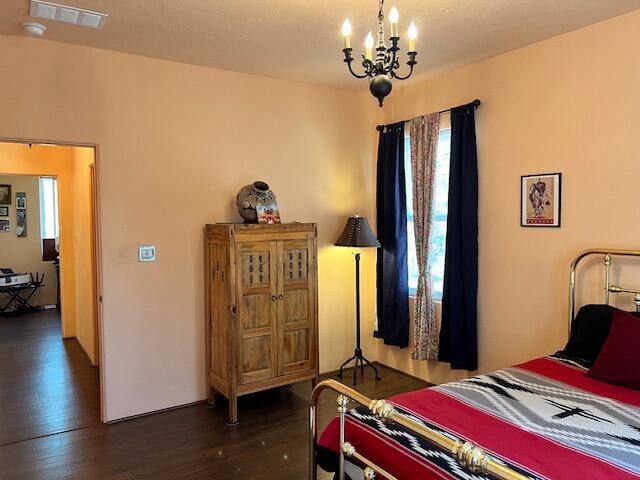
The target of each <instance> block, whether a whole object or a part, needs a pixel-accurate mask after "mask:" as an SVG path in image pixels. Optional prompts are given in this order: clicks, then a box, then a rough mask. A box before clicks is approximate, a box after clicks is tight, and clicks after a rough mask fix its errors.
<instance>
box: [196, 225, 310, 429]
mask: <svg viewBox="0 0 640 480" xmlns="http://www.w3.org/2000/svg"><path fill="white" fill-rule="evenodd" d="M316 257H317V241H316V224H314V223H289V224H279V225H257V224H232V223H219V224H215V225H207V226H206V227H205V258H206V312H207V315H206V342H207V345H206V352H207V382H208V386H209V403H214V402H215V395H216V393H220V394H222V395H224V396H225V397H227V399H228V400H229V423H230V424H236V423H237V422H238V408H237V397H238V396H240V395H245V394H248V393H253V392H257V391H260V390H265V389H267V388H272V387H277V386H281V385H288V384H292V383H295V382H300V381H303V380H309V379H312V380H313V381H314V382H315V379H316V377H317V375H318V293H317V266H316Z"/></svg>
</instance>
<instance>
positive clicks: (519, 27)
mask: <svg viewBox="0 0 640 480" xmlns="http://www.w3.org/2000/svg"><path fill="white" fill-rule="evenodd" d="M58 3H64V4H67V5H72V6H77V7H81V8H86V9H90V10H97V11H101V12H104V13H107V14H109V18H108V19H107V22H106V25H105V27H104V29H102V30H90V29H86V28H83V27H78V26H73V25H65V24H60V23H52V22H47V21H42V23H44V24H46V25H47V27H48V30H47V32H46V34H45V37H44V38H46V39H49V40H56V41H61V42H68V43H74V44H78V45H86V46H91V47H97V48H104V49H108V50H116V51H121V52H128V53H134V54H138V55H144V56H148V57H156V58H163V59H168V60H176V61H179V62H185V63H192V64H197V65H205V66H210V67H216V68H222V69H227V70H235V71H240V72H248V73H254V74H258V75H264V76H269V77H276V78H286V79H293V80H300V81H305V82H313V83H319V84H325V85H333V86H342V87H349V86H359V85H361V84H360V83H359V82H358V80H356V79H354V78H352V77H351V76H350V75H348V74H347V72H346V68H345V65H344V63H342V58H343V57H342V55H343V54H342V51H341V49H342V38H341V36H340V28H341V25H342V22H343V20H344V19H345V18H346V17H348V18H350V19H351V22H352V24H353V30H354V37H353V46H354V48H356V50H355V51H354V53H355V54H357V53H358V51H357V49H358V48H360V46H361V45H362V43H363V41H364V37H365V35H366V33H367V32H368V31H369V30H374V31H375V26H376V15H377V3H378V2H377V0H349V1H346V0H341V1H337V0H227V1H221V0H58ZM392 5H396V6H397V8H398V10H399V11H400V32H401V35H402V34H403V32H405V31H406V27H407V26H408V24H409V21H411V20H413V21H414V22H415V23H416V25H417V27H418V31H419V37H418V42H417V50H418V52H419V54H418V61H419V64H418V66H417V70H416V74H417V75H415V78H416V79H420V78H424V77H425V76H428V75H429V74H433V73H435V72H437V71H441V70H444V69H447V68H451V67H454V66H459V65H463V64H466V63H470V62H473V61H477V60H481V59H483V58H488V57H490V56H493V55H496V54H498V53H502V52H506V51H509V50H513V49H515V48H518V47H521V46H524V45H527V44H530V43H533V42H536V41H539V40H542V39H544V38H549V37H552V36H555V35H558V34H561V33H564V32H567V31H570V30H574V29H576V28H579V27H582V26H585V25H589V24H592V23H595V22H598V21H601V20H604V19H606V18H609V17H613V16H616V15H620V14H622V13H625V12H628V11H631V10H634V9H637V8H640V0H387V1H386V5H385V8H386V10H387V11H388V9H389V8H390V7H391V6H392ZM28 12H29V0H2V1H1V2H0V34H8V35H21V34H22V33H21V30H20V23H21V22H22V21H24V20H27V19H28V18H29V17H28ZM356 58H357V57H356Z"/></svg>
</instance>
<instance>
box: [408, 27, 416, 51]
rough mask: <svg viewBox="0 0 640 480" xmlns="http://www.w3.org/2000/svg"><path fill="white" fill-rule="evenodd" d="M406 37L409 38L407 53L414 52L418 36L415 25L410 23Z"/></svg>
mask: <svg viewBox="0 0 640 480" xmlns="http://www.w3.org/2000/svg"><path fill="white" fill-rule="evenodd" d="M407 36H408V37H409V51H410V52H415V51H416V37H417V36H418V29H417V28H416V26H415V24H414V23H413V22H411V24H410V25H409V31H408V32H407Z"/></svg>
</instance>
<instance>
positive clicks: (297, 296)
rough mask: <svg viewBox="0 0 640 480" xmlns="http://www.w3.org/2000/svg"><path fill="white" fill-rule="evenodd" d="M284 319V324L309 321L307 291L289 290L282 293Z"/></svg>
mask: <svg viewBox="0 0 640 480" xmlns="http://www.w3.org/2000/svg"><path fill="white" fill-rule="evenodd" d="M283 295H284V311H283V315H284V318H283V319H282V320H283V322H284V323H285V324H289V323H296V322H306V321H308V320H309V290H308V289H305V288H303V289H300V290H289V291H285V292H284V294H283Z"/></svg>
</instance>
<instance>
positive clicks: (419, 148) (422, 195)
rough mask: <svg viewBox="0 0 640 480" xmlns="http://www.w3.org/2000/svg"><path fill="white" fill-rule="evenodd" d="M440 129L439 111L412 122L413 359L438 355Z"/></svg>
mask: <svg viewBox="0 0 640 480" xmlns="http://www.w3.org/2000/svg"><path fill="white" fill-rule="evenodd" d="M439 130H440V114H439V113H430V114H429V115H425V116H423V117H417V118H414V119H413V120H411V121H410V122H409V132H410V135H411V173H412V176H413V224H414V229H415V238H416V257H417V260H418V288H417V291H416V307H415V317H414V321H413V331H414V340H413V352H411V357H412V358H413V359H414V360H437V359H438V332H437V331H436V312H435V306H434V304H433V283H432V281H431V266H430V264H429V252H430V251H431V226H432V215H431V207H432V205H433V190H434V181H435V165H436V153H437V147H438V134H439Z"/></svg>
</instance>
